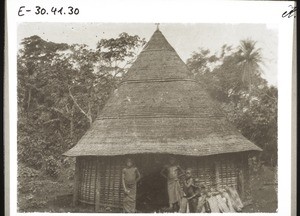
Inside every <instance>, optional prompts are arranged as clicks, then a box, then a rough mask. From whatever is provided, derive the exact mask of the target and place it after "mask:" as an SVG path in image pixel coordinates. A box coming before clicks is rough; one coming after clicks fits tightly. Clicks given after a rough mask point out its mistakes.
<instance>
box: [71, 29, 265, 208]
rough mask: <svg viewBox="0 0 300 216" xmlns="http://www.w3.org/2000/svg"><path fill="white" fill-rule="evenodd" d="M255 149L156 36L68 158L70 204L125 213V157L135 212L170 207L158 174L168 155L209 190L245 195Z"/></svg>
mask: <svg viewBox="0 0 300 216" xmlns="http://www.w3.org/2000/svg"><path fill="white" fill-rule="evenodd" d="M260 150H261V149H260V148H259V147H257V146H256V145H255V144H253V143H252V142H250V141H249V140H247V139H246V138H245V137H243V136H242V135H241V134H240V133H239V132H238V131H237V129H236V128H234V127H233V126H232V125H231V124H230V123H229V122H228V121H227V119H226V118H225V116H224V114H223V113H222V112H221V111H220V109H219V105H218V104H216V102H214V101H213V100H212V99H211V98H210V97H209V95H208V93H207V92H206V91H205V90H204V88H203V87H202V86H201V85H200V84H199V83H197V82H196V81H195V79H194V78H193V74H191V72H190V71H189V70H188V68H187V66H186V65H185V63H184V62H183V61H182V60H181V59H180V57H179V56H178V54H177V53H176V51H175V50H174V48H173V47H172V46H171V45H170V44H169V43H168V41H167V40H166V38H165V37H164V36H163V34H162V33H161V31H159V30H156V31H155V32H154V34H153V36H152V37H151V39H150V40H149V42H148V43H147V44H146V45H145V47H144V49H143V50H142V52H141V53H140V54H139V56H138V58H137V59H136V61H135V62H134V64H133V65H132V67H131V68H130V69H129V71H128V72H127V74H126V76H125V77H124V79H123V81H122V82H121V83H120V85H119V87H118V89H117V90H115V91H114V92H113V93H112V95H111V97H110V99H109V100H108V102H107V103H106V105H105V107H104V108H103V110H102V112H101V113H100V115H99V116H98V117H97V119H96V120H95V121H94V123H93V124H92V126H91V128H90V129H89V130H88V131H87V132H86V134H85V135H84V136H83V137H82V138H81V139H80V140H79V142H78V143H77V145H75V146H74V147H73V148H72V149H70V150H69V151H67V152H66V153H65V155H66V156H73V157H76V169H75V184H74V185H75V186H74V202H75V203H77V202H78V201H79V202H82V203H89V204H92V205H95V210H96V211H97V210H98V209H99V208H100V207H101V206H109V207H115V208H122V197H123V189H122V185H121V170H122V168H123V167H124V165H123V164H124V158H125V157H128V155H130V156H131V157H132V158H134V159H135V162H136V166H137V167H138V169H139V170H140V172H141V174H142V176H143V178H142V180H141V186H140V187H138V191H137V193H138V194H137V207H139V205H142V204H143V203H145V202H147V204H148V206H151V205H153V206H155V205H164V204H167V202H168V201H167V196H166V185H165V182H164V179H163V178H161V177H160V175H159V172H160V170H161V169H162V167H163V165H164V164H165V162H166V161H165V160H166V156H167V155H170V154H172V155H175V156H176V157H177V158H178V161H179V163H180V164H181V166H182V167H191V168H192V170H193V172H194V176H196V177H198V178H199V179H200V181H202V182H203V183H205V184H206V185H214V184H217V185H229V186H233V187H236V188H237V189H238V191H239V193H240V194H241V195H243V194H244V191H245V187H244V186H245V185H247V184H245V181H246V182H247V179H248V177H247V167H248V160H247V159H248V155H249V153H251V152H254V151H260ZM155 202H156V203H155Z"/></svg>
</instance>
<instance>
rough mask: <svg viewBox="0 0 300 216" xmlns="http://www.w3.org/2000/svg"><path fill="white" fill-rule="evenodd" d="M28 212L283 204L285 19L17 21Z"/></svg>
mask: <svg viewBox="0 0 300 216" xmlns="http://www.w3.org/2000/svg"><path fill="white" fill-rule="evenodd" d="M17 40H18V53H17V104H18V107H17V110H18V114H17V130H18V133H17V160H18V162H17V167H18V168H17V169H18V171H17V174H18V177H17V184H18V185H17V208H18V209H17V211H18V212H19V213H21V212H49V213H67V212H71V213H95V212H99V213H178V212H179V213H257V212H264V213H276V212H277V209H278V180H277V170H278V154H277V153H278V148H277V147H278V123H277V122H278V80H277V78H278V76H277V74H278V71H277V70H278V61H277V60H278V53H277V52H278V29H277V26H276V25H267V24H259V23H257V24H250V23H247V24H246V23H245V24H243V23H239V24H232V23H207V24H206V23H96V22H95V23H75V22H74V23H54V22H48V23H46V22H34V23H33V22H31V23H26V22H25V23H20V24H19V25H18V26H17Z"/></svg>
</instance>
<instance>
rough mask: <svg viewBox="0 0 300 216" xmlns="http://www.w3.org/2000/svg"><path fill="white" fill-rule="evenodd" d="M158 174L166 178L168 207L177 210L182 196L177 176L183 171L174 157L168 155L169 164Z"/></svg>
mask: <svg viewBox="0 0 300 216" xmlns="http://www.w3.org/2000/svg"><path fill="white" fill-rule="evenodd" d="M160 174H161V175H162V176H163V177H165V178H166V179H167V185H168V196H169V204H170V208H171V209H172V210H173V211H175V212H177V211H178V210H179V204H180V200H181V198H182V196H183V192H182V190H181V187H180V183H179V177H180V176H182V175H184V171H183V170H182V168H181V167H180V166H179V165H178V164H177V163H176V160H175V158H174V157H170V158H169V164H168V165H167V166H165V167H164V168H163V169H162V170H161V172H160Z"/></svg>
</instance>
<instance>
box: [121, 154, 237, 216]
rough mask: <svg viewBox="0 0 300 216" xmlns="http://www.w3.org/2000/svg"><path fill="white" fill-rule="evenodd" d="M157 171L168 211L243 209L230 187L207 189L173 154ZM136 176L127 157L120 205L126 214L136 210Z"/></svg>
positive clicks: (138, 176) (226, 210) (130, 160)
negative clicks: (164, 183) (163, 182)
mask: <svg viewBox="0 0 300 216" xmlns="http://www.w3.org/2000/svg"><path fill="white" fill-rule="evenodd" d="M160 174H161V175H162V176H163V177H165V178H166V179H167V187H168V197H169V207H168V211H169V212H181V213H185V212H190V213H195V212H203V213H204V212H206V213H209V212H238V211H241V209H242V208H243V204H242V202H241V200H240V198H239V195H238V193H237V192H236V190H235V189H234V188H231V187H227V186H225V187H223V188H220V187H218V188H216V187H210V188H208V187H207V186H205V185H204V184H201V183H200V181H199V179H194V178H193V176H192V170H191V169H190V168H188V169H186V170H183V169H182V168H181V167H180V166H179V165H178V164H177V163H176V159H175V158H174V157H170V158H169V164H168V165H166V166H165V167H164V168H163V169H162V170H161V172H160ZM140 179H141V174H140V173H139V171H138V169H137V168H136V167H135V166H134V163H133V160H132V159H127V161H126V167H125V168H124V169H123V171H122V185H123V189H124V198H123V207H124V211H125V212H127V213H134V212H136V187H137V182H138V181H139V180H140ZM180 182H181V183H182V184H180Z"/></svg>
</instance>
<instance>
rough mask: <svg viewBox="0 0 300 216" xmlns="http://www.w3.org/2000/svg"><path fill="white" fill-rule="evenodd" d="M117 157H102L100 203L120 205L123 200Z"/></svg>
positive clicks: (120, 168) (120, 171)
mask: <svg viewBox="0 0 300 216" xmlns="http://www.w3.org/2000/svg"><path fill="white" fill-rule="evenodd" d="M120 162H121V161H120V159H118V158H117V157H106V158H103V159H102V163H101V164H103V166H101V173H100V182H101V189H100V205H106V206H112V207H120V206H121V205H122V200H123V190H122V184H121V177H122V167H121V164H120Z"/></svg>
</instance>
